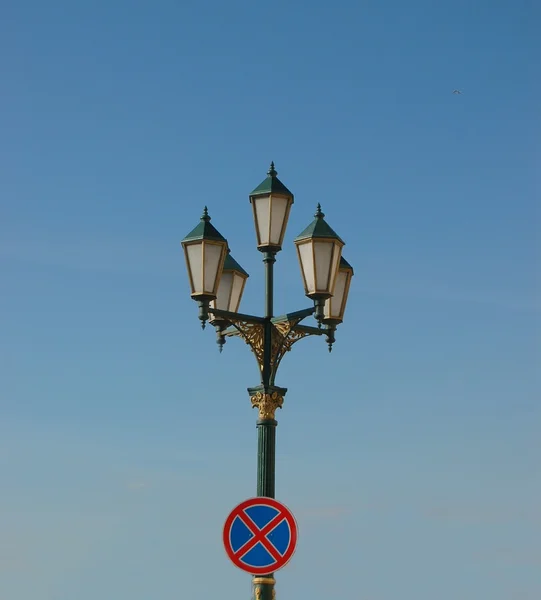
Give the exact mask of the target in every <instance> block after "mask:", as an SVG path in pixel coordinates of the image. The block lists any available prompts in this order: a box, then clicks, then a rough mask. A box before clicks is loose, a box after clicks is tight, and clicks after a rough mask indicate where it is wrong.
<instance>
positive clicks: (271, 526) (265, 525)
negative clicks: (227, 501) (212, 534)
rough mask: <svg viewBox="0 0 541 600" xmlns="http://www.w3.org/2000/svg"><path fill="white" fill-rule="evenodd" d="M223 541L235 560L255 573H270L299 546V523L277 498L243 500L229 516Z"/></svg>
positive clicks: (284, 561) (283, 563) (231, 557)
mask: <svg viewBox="0 0 541 600" xmlns="http://www.w3.org/2000/svg"><path fill="white" fill-rule="evenodd" d="M223 542H224V547H225V551H226V553H227V555H228V556H229V558H230V560H231V562H232V563H233V564H234V565H235V566H237V567H238V568H239V569H242V570H243V571H247V572H248V573H251V574H252V575H268V574H270V573H274V572H275V571H278V570H279V569H281V568H282V567H284V566H285V565H286V563H287V562H288V561H289V559H290V558H291V557H292V556H293V553H294V552H295V546H296V545H297V523H296V522H295V517H294V516H293V514H292V513H291V511H290V510H289V509H288V508H287V507H286V506H284V505H283V504H282V503H281V502H278V501H277V500H274V498H265V497H263V496H260V497H258V498H251V499H249V500H245V501H244V502H241V503H240V504H239V505H238V506H236V507H235V508H234V509H233V510H232V511H231V513H230V514H229V516H228V517H227V519H226V521H225V525H224V530H223Z"/></svg>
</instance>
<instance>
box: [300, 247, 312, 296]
mask: <svg viewBox="0 0 541 600" xmlns="http://www.w3.org/2000/svg"><path fill="white" fill-rule="evenodd" d="M297 248H298V251H299V258H300V263H301V269H302V272H303V275H304V283H305V291H306V293H307V294H313V293H314V292H315V291H316V282H315V277H314V256H313V254H312V243H311V242H307V243H304V244H299V245H298V246H297Z"/></svg>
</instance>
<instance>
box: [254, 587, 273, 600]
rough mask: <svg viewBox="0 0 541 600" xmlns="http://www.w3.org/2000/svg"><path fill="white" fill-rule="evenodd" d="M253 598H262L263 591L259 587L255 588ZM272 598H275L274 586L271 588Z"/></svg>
mask: <svg viewBox="0 0 541 600" xmlns="http://www.w3.org/2000/svg"><path fill="white" fill-rule="evenodd" d="M254 598H255V600H262V598H263V592H262V591H261V588H260V587H256V588H255V593H254ZM272 600H276V590H275V589H274V588H273V590H272Z"/></svg>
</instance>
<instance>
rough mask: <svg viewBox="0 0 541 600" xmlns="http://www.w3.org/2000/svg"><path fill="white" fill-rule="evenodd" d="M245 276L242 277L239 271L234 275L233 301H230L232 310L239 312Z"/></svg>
mask: <svg viewBox="0 0 541 600" xmlns="http://www.w3.org/2000/svg"><path fill="white" fill-rule="evenodd" d="M244 281H245V279H244V277H241V276H240V275H238V274H237V273H235V274H234V275H233V285H232V289H231V301H230V303H229V308H228V309H227V310H230V311H232V312H237V311H238V310H239V306H240V300H241V297H242V292H243V288H244Z"/></svg>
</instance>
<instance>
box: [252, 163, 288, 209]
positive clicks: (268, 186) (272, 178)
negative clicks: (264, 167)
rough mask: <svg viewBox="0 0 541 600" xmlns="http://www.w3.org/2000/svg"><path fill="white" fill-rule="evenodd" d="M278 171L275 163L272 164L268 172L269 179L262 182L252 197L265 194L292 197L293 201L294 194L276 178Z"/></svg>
mask: <svg viewBox="0 0 541 600" xmlns="http://www.w3.org/2000/svg"><path fill="white" fill-rule="evenodd" d="M277 175H278V171H276V169H275V168H274V162H271V164H270V168H269V170H268V171H267V176H268V177H267V178H266V179H265V180H264V181H262V182H261V183H260V184H259V185H258V186H257V187H256V188H255V190H253V191H252V193H251V194H250V196H260V195H263V194H282V195H283V196H291V200H293V194H292V193H291V192H290V191H289V190H288V189H287V188H286V186H285V185H284V184H283V183H282V182H281V181H280V180H279V179H278V177H276V176H277Z"/></svg>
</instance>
